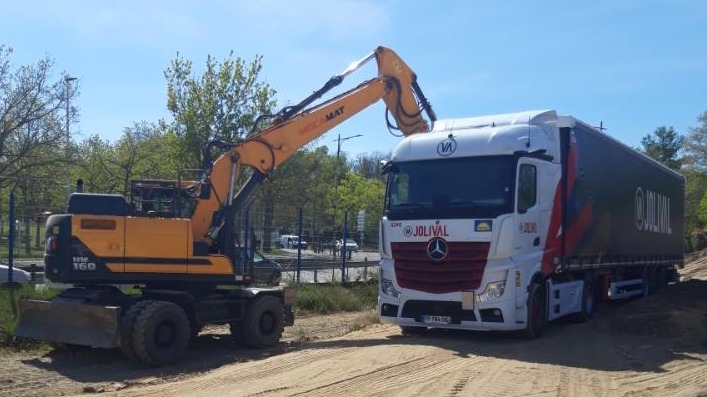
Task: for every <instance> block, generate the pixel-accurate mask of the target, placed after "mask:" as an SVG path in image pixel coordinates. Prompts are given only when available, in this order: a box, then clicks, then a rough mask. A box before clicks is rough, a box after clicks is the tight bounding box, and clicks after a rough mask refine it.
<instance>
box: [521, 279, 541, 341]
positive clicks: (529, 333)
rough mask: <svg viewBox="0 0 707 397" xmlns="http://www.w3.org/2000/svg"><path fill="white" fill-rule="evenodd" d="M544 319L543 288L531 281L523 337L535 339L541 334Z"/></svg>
mask: <svg viewBox="0 0 707 397" xmlns="http://www.w3.org/2000/svg"><path fill="white" fill-rule="evenodd" d="M546 319H547V316H546V315H545V291H544V288H543V287H542V286H541V285H540V284H538V283H533V284H531V285H530V291H529V293H528V320H527V325H526V328H525V330H524V331H523V337H525V338H526V339H535V338H539V337H540V336H542V334H543V328H545V320H546Z"/></svg>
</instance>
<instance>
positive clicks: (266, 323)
mask: <svg viewBox="0 0 707 397" xmlns="http://www.w3.org/2000/svg"><path fill="white" fill-rule="evenodd" d="M284 327H285V309H284V308H283V306H282V303H281V302H280V300H279V299H277V298H276V297H274V296H270V295H264V296H259V297H257V298H255V299H254V300H253V301H252V302H250V304H249V305H248V310H247V311H246V316H245V319H244V320H243V322H241V324H240V328H241V332H243V340H244V341H245V344H246V345H247V346H249V347H253V348H263V347H270V346H274V345H275V344H276V343H277V342H278V341H280V337H281V336H282V331H283V330H284Z"/></svg>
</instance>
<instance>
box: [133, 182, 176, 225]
mask: <svg viewBox="0 0 707 397" xmlns="http://www.w3.org/2000/svg"><path fill="white" fill-rule="evenodd" d="M176 192H177V186H176V183H175V182H170V181H133V182H132V186H131V189H130V207H131V209H132V213H133V215H135V216H152V217H161V218H169V217H173V216H174V215H175V209H176V199H175V197H176Z"/></svg>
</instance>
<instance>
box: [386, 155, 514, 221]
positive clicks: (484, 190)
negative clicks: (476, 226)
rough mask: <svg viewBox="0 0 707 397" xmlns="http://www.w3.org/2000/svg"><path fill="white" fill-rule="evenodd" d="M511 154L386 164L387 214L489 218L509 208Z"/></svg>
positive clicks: (393, 217)
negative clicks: (388, 165) (387, 165)
mask: <svg viewBox="0 0 707 397" xmlns="http://www.w3.org/2000/svg"><path fill="white" fill-rule="evenodd" d="M514 165H515V159H514V158H513V157H511V156H487V157H466V158H455V159H434V160H423V161H406V162H396V163H394V164H393V165H392V166H390V167H389V168H388V186H387V190H386V199H385V211H386V216H387V217H388V219H391V220H405V219H420V218H437V219H451V218H495V217H497V216H499V215H502V214H507V213H511V212H513V178H514V176H513V174H514V172H513V170H514Z"/></svg>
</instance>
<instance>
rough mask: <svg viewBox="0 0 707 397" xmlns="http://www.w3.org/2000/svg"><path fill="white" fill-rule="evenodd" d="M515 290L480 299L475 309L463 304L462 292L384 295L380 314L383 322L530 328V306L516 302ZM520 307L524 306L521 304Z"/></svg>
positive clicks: (454, 326) (442, 325)
mask: <svg viewBox="0 0 707 397" xmlns="http://www.w3.org/2000/svg"><path fill="white" fill-rule="evenodd" d="M513 292H514V291H513V290H512V289H511V290H510V291H506V294H504V296H503V297H502V298H501V299H498V300H493V301H488V302H479V301H478V300H476V299H475V300H474V305H473V308H471V309H465V308H463V305H462V298H461V292H455V293H448V294H425V293H420V292H417V293H416V296H415V298H414V299H413V298H410V299H408V298H406V297H405V295H404V292H403V293H402V294H401V296H400V297H399V298H395V297H391V296H389V295H385V294H380V295H379V296H378V315H379V318H380V320H381V322H383V323H388V324H396V325H402V326H417V327H433V328H448V329H467V330H477V331H514V330H521V329H524V328H525V327H526V324H525V320H524V319H525V318H526V306H525V305H524V304H522V305H518V304H517V303H516V299H515V296H514V294H513ZM519 306H520V307H519Z"/></svg>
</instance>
